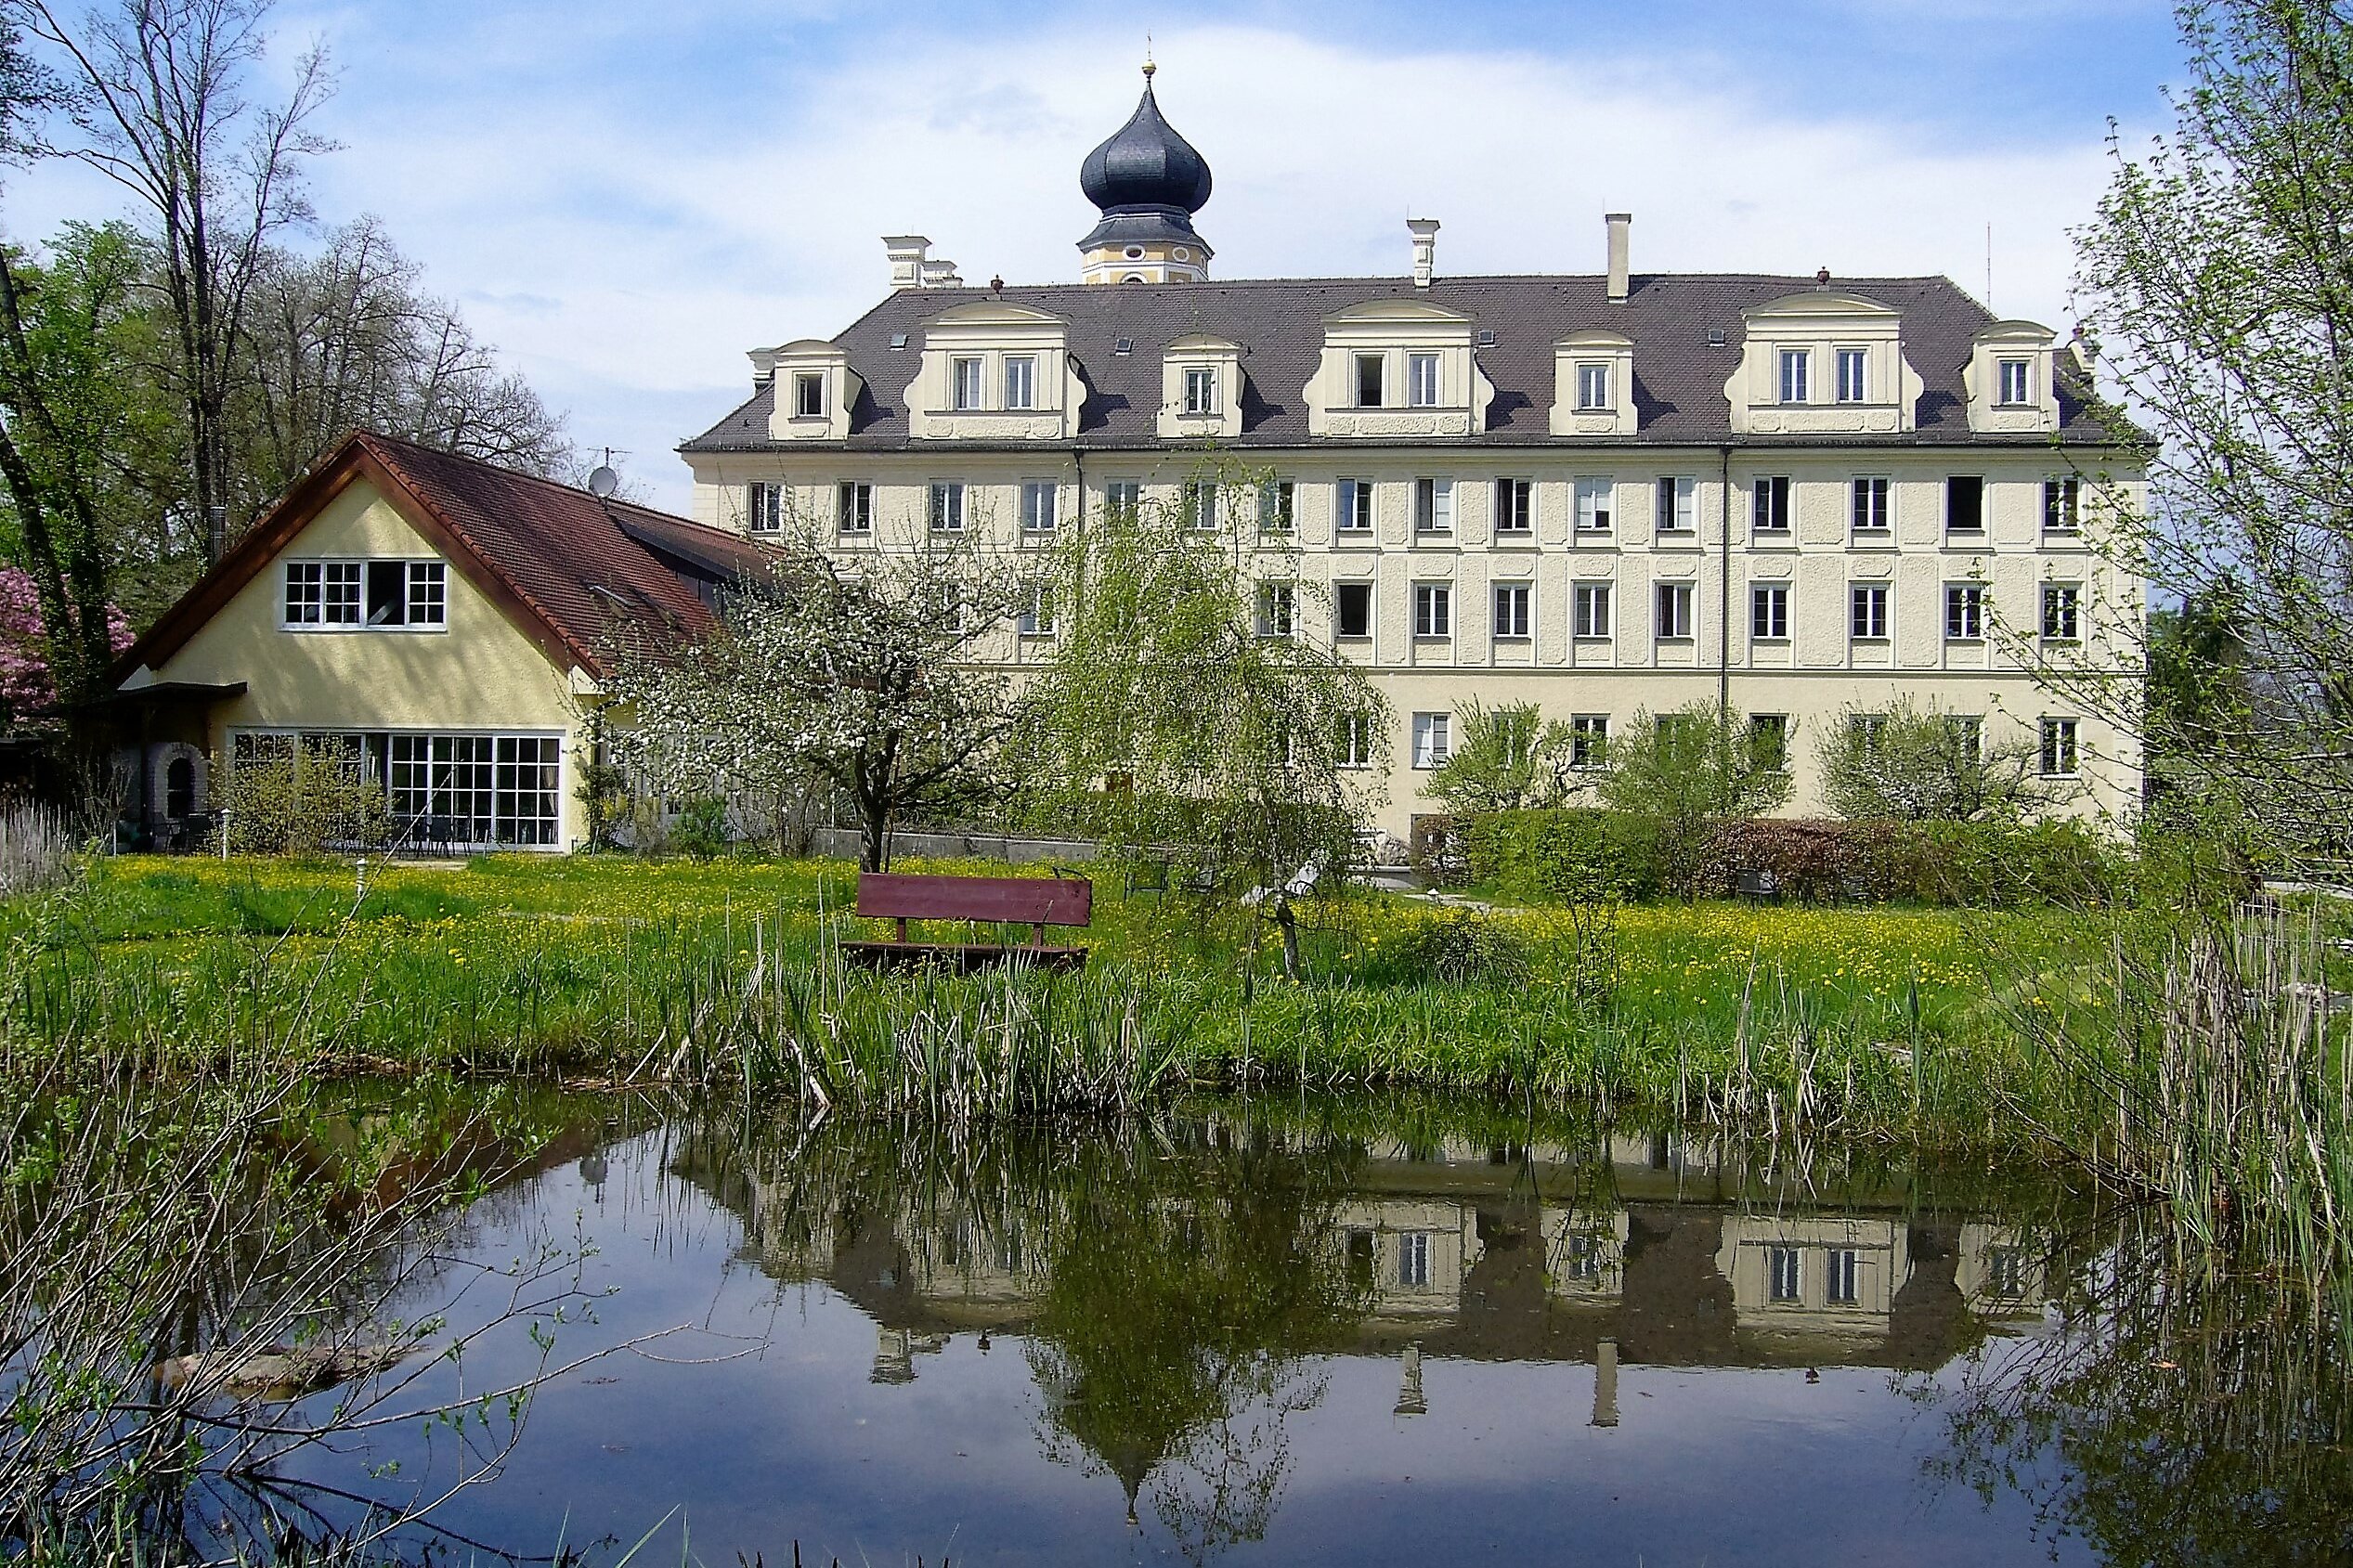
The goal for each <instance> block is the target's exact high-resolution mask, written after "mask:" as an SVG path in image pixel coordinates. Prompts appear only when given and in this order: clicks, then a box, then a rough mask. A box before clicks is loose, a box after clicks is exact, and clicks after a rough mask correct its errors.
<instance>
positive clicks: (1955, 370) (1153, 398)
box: [680, 274, 2104, 452]
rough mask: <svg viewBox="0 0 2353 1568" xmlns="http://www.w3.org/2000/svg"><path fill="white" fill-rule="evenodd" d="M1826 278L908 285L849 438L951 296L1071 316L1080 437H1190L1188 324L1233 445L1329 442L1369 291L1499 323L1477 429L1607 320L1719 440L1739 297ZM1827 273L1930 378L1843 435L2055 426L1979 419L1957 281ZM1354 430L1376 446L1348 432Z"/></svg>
mask: <svg viewBox="0 0 2353 1568" xmlns="http://www.w3.org/2000/svg"><path fill="white" fill-rule="evenodd" d="M1814 286H1815V282H1814V279H1811V278H1774V277H1765V276H1752V275H1734V274H1723V275H1720V274H1666V275H1659V276H1653V277H1637V278H1636V279H1634V280H1633V290H1632V294H1631V298H1630V299H1628V301H1627V302H1626V303H1625V304H1624V305H1611V304H1610V303H1609V301H1608V298H1607V280H1606V279H1603V278H1600V277H1522V278H1440V279H1436V281H1434V282H1433V283H1432V284H1431V285H1430V286H1429V287H1428V288H1427V289H1416V288H1415V287H1414V286H1413V283H1412V280H1411V279H1405V278H1301V279H1261V280H1254V281H1244V282H1232V283H1217V282H1209V283H1172V284H1138V283H1127V284H1117V285H1108V284H1083V283H1061V284H1050V285H1033V286H1030V287H1019V286H1007V288H1006V290H1005V292H1004V293H1003V294H1002V295H1001V296H1000V295H996V294H994V293H992V292H991V291H989V290H986V289H903V290H900V291H898V292H894V293H892V294H890V296H889V297H887V298H885V299H884V300H883V301H882V303H881V304H879V305H876V306H875V307H874V308H873V309H872V310H870V311H868V312H867V313H866V314H865V315H864V316H863V317H859V319H858V320H857V321H856V322H855V323H854V324H852V325H851V327H850V329H849V330H846V331H844V332H842V333H841V334H840V335H839V336H838V337H836V338H835V339H834V340H833V341H834V342H835V343H838V344H839V345H840V346H841V347H843V348H844V349H847V350H848V351H849V355H850V365H851V369H854V370H856V371H857V372H858V374H859V375H860V376H862V377H863V378H864V380H865V383H866V391H865V395H864V397H862V398H861V399H860V400H859V403H858V406H857V407H856V408H853V409H852V410H851V434H850V438H849V440H848V442H847V443H846V445H847V446H849V447H853V448H858V447H867V448H890V447H903V446H906V445H909V444H910V443H909V440H908V436H907V410H906V408H905V406H904V404H903V401H902V399H903V396H904V394H905V391H906V386H907V383H908V382H911V381H913V380H914V379H915V375H916V369H917V364H918V356H919V355H920V352H921V349H922V347H923V323H924V322H925V321H926V320H927V319H929V317H933V316H936V315H938V314H939V313H940V312H942V311H943V310H947V309H949V308H951V307H953V306H955V305H970V304H973V303H974V302H976V301H982V300H990V299H996V298H1001V299H1003V300H1004V301H1005V302H1006V303H1007V304H1012V305H1029V306H1031V307H1033V308H1035V309H1038V310H1044V311H1049V312H1051V313H1052V314H1054V315H1056V316H1059V317H1062V318H1063V319H1065V320H1066V321H1068V322H1069V323H1070V346H1071V351H1072V353H1073V354H1074V355H1076V356H1077V358H1078V361H1079V365H1080V368H1081V370H1082V373H1083V375H1084V377H1085V382H1086V385H1087V394H1086V401H1085V406H1084V407H1083V408H1082V410H1081V413H1080V421H1079V437H1078V439H1079V444H1080V445H1083V446H1086V447H1113V448H1116V447H1163V446H1179V445H1183V443H1181V442H1172V441H1164V440H1163V439H1162V438H1161V437H1160V435H1159V434H1157V432H1156V430H1155V428H1154V426H1155V422H1156V416H1157V413H1158V410H1159V406H1160V370H1161V364H1160V355H1161V349H1162V347H1163V344H1165V343H1168V342H1170V341H1171V340H1173V339H1175V338H1177V337H1181V336H1184V335H1185V334H1187V333H1190V332H1208V333H1213V334H1215V335H1216V336H1219V337H1223V338H1228V339H1230V340H1232V341H1233V342H1235V343H1241V345H1242V350H1243V352H1242V361H1241V365H1242V371H1243V374H1244V376H1245V377H1246V378H1247V382H1246V390H1245V393H1244V396H1243V403H1242V433H1241V436H1240V438H1239V440H1238V443H1237V444H1239V445H1241V446H1246V447H1306V446H1310V445H1314V444H1317V441H1318V439H1319V438H1313V437H1310V436H1309V435H1308V434H1307V414H1306V406H1305V402H1304V399H1303V397H1302V391H1303V389H1304V388H1305V387H1306V384H1307V381H1308V379H1309V378H1310V377H1311V376H1313V375H1314V374H1315V370H1316V364H1317V360H1318V357H1319V356H1320V354H1321V353H1322V349H1323V318H1324V317H1327V316H1329V315H1332V313H1333V312H1335V311H1339V310H1344V309H1345V308H1347V307H1349V306H1351V305H1362V304H1364V303H1366V302H1367V301H1371V300H1382V299H1410V300H1424V301H1427V302H1429V303H1431V304H1433V305H1443V306H1445V307H1447V308H1449V309H1450V310H1455V311H1459V312H1461V313H1462V314H1463V315H1465V316H1468V317H1471V318H1472V320H1473V321H1474V322H1475V324H1476V325H1477V326H1478V327H1480V328H1484V329H1487V330H1492V331H1493V332H1494V333H1495V343H1494V345H1493V346H1492V347H1486V348H1481V349H1480V350H1479V351H1478V356H1479V363H1480V365H1481V366H1482V367H1483V368H1484V369H1486V371H1487V374H1488V379H1489V380H1490V381H1492V382H1494V383H1495V401H1494V404H1493V406H1492V407H1491V408H1489V410H1488V428H1487V430H1486V431H1485V432H1484V433H1482V434H1480V435H1478V436H1475V437H1474V438H1473V440H1474V442H1475V443H1483V444H1493V445H1521V444H1531V443H1539V442H1547V441H1550V440H1552V439H1553V436H1552V434H1551V429H1550V425H1551V415H1552V407H1553V343H1554V342H1555V341H1556V340H1558V339H1560V338H1562V337H1565V336H1566V335H1567V334H1568V333H1570V332H1573V331H1578V330H1583V329H1587V328H1593V327H1603V328H1608V329H1610V330H1615V331H1619V332H1623V333H1625V334H1626V335H1627V336H1628V337H1631V338H1632V339H1633V341H1634V401H1635V405H1636V408H1637V409H1638V411H1639V413H1640V416H1641V427H1640V434H1638V435H1636V436H1635V437H1634V439H1636V440H1638V441H1642V442H1645V443H1651V444H1657V445H1670V446H1683V445H1712V444H1714V443H1717V442H1721V441H1727V440H1734V439H1737V438H1735V437H1734V436H1733V435H1732V434H1731V424H1730V414H1729V409H1728V408H1727V407H1726V405H1725V402H1724V395H1723V387H1724V382H1725V381H1726V380H1728V379H1729V378H1730V377H1731V375H1732V373H1733V371H1734V369H1736V368H1737V367H1738V365H1739V362H1740V349H1741V342H1742V337H1743V331H1742V320H1741V312H1742V311H1744V310H1746V309H1748V307H1750V306H1752V305H1761V304H1763V303H1764V302H1765V301H1767V300H1772V299H1777V298H1779V297H1780V296H1782V295H1784V294H1793V293H1800V292H1804V291H1807V290H1810V289H1812V288H1813V287H1814ZM1831 286H1832V287H1833V288H1835V289H1836V290H1837V291H1838V292H1840V293H1850V294H1860V295H1862V296H1864V297H1865V298H1867V299H1872V300H1877V301H1878V302H1879V303H1880V304H1882V305H1888V306H1890V307H1891V308H1892V309H1894V310H1896V311H1898V312H1900V313H1901V314H1902V316H1903V317H1904V356H1905V357H1906V358H1907V359H1909V360H1910V361H1911V364H1912V367H1913V369H1916V370H1917V371H1918V372H1919V374H1920V378H1921V380H1922V382H1923V383H1924V390H1923V392H1922V395H1921V397H1920V403H1919V408H1918V409H1917V426H1918V428H1917V431H1916V432H1914V433H1909V434H1904V435H1900V436H1892V437H1890V436H1878V437H1855V436H1841V437H1839V438H1838V439H1839V441H1840V442H1842V443H1852V442H1856V441H1875V442H1878V443H1881V444H1890V443H1891V444H1899V445H1915V444H1918V445H1942V444H1947V443H1953V442H1973V443H1989V444H2009V445H2017V444H2021V443H2023V444H2030V445H2039V444H2041V443H2043V442H2044V441H2047V440H2048V436H2044V435H2033V436H2017V435H2009V436H1979V435H1973V434H1971V433H1970V431H1969V418H1968V408H1967V403H1966V399H1965V397H1964V395H1963V394H1962V390H1961V370H1962V369H1963V367H1964V366H1966V365H1967V363H1968V361H1969V340H1970V339H1971V338H1973V337H1974V336H1975V335H1976V334H1977V333H1978V332H1979V331H1980V330H1982V329H1983V328H1985V327H1986V326H1987V325H1988V324H1990V323H1991V322H1992V321H1993V319H1994V317H1993V316H1992V315H1991V314H1989V313H1988V312H1987V311H1986V309H1985V307H1984V306H1982V305H1979V304H1978V303H1977V302H1976V301H1975V300H1973V299H1971V298H1969V296H1968V295H1967V294H1965V293H1963V292H1961V291H1960V290H1959V289H1958V288H1956V287H1955V286H1954V284H1953V282H1952V281H1951V279H1944V278H1841V279H1835V280H1834V281H1833V283H1832V285H1831ZM1711 329H1712V330H1720V331H1721V332H1722V334H1723V342H1722V344H1721V345H1712V346H1711V345H1710V344H1709V341H1708V334H1709V330H1711ZM901 332H903V333H905V334H906V336H907V346H906V347H905V348H904V349H903V350H896V351H894V350H893V349H892V348H891V347H890V339H891V337H892V335H893V334H894V333H901ZM1123 337H1124V338H1128V339H1131V340H1132V341H1133V343H1134V344H1135V349H1134V352H1133V353H1130V354H1125V355H1122V354H1117V353H1115V352H1114V347H1115V340H1117V339H1119V338H1123ZM2061 380H2062V387H2061V398H2060V411H2061V418H2062V421H2063V428H2062V431H2061V434H2062V435H2063V436H2064V437H2065V438H2066V439H2068V440H2071V441H2087V442H2090V441H2100V440H2101V439H2103V438H2104V433H2103V432H2102V431H2101V429H2100V427H2099V426H2098V425H2097V424H2094V423H2093V422H2091V421H2090V420H2089V419H2088V417H2087V410H2086V408H2085V407H2084V404H2083V401H2082V399H2081V398H2080V397H2079V396H2077V395H2076V389H2075V388H2074V387H2073V386H2070V385H2067V384H2065V382H2066V381H2067V378H2066V377H2065V376H2062V378H2061ZM772 399H773V389H770V388H763V389H761V390H760V391H759V392H757V393H755V394H754V395H752V397H751V398H750V400H749V401H747V402H746V403H745V404H744V405H743V406H742V407H741V408H737V409H736V410H735V411H734V412H733V413H731V414H729V415H728V416H727V417H726V418H725V419H723V420H721V421H719V422H718V423H717V424H715V425H713V426H712V427H711V428H710V429H709V430H708V431H706V432H704V433H703V434H701V435H698V436H696V437H695V438H694V439H693V440H691V441H688V442H686V443H685V444H684V446H683V447H681V448H680V449H681V450H682V451H686V452H721V451H757V450H765V449H769V448H771V447H786V446H788V445H789V446H793V447H798V446H799V445H800V443H798V442H795V443H785V442H778V441H774V440H772V439H771V438H770V436H769V435H768V414H769V410H770V408H771V404H772ZM1749 439H1750V440H1767V439H1770V438H1766V437H1751V438H1749ZM1802 439H1804V440H1806V441H1808V442H1809V443H1811V444H1815V445H1819V444H1821V443H1822V442H1823V441H1824V440H1825V438H1824V437H1821V436H1812V437H1805V438H1802ZM1341 444H1344V443H1342V442H1335V443H1334V445H1341ZM1345 444H1346V445H1363V444H1364V443H1363V442H1362V441H1360V440H1359V439H1358V438H1354V437H1350V438H1347V439H1346V441H1345ZM926 445H929V443H927V444H926ZM959 445H962V444H961V443H960V444H959ZM974 445H980V444H978V443H976V444H974Z"/></svg>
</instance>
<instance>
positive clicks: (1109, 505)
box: [1103, 479, 1144, 517]
mask: <svg viewBox="0 0 2353 1568" xmlns="http://www.w3.org/2000/svg"><path fill="white" fill-rule="evenodd" d="M1143 504H1144V482H1143V481H1142V480H1140V479H1107V480H1105V481H1104V482H1103V510H1104V511H1105V512H1110V513H1111V514H1112V515H1114V516H1119V517H1133V516H1135V515H1136V513H1137V512H1138V511H1140V510H1141V509H1142V507H1143Z"/></svg>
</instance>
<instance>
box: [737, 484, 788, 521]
mask: <svg viewBox="0 0 2353 1568" xmlns="http://www.w3.org/2000/svg"><path fill="white" fill-rule="evenodd" d="M744 516H745V519H746V521H747V525H749V527H750V529H751V531H752V532H753V533H755V534H774V533H780V532H782V531H783V529H784V526H785V487H784V486H782V485H776V484H772V483H770V482H769V481H767V480H764V479H755V480H753V481H752V482H751V483H750V484H749V485H747V486H745V487H744Z"/></svg>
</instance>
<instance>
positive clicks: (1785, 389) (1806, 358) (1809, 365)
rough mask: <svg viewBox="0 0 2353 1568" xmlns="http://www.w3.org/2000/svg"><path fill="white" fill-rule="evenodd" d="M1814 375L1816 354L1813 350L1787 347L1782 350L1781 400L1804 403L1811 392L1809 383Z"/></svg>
mask: <svg viewBox="0 0 2353 1568" xmlns="http://www.w3.org/2000/svg"><path fill="white" fill-rule="evenodd" d="M1812 380H1813V352H1812V351H1811V350H1808V349H1802V348H1785V349H1783V350H1782V351H1781V401H1782V402H1784V403H1803V402H1805V401H1806V399H1807V396H1808V394H1809V385H1808V383H1809V382H1811V381H1812Z"/></svg>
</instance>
